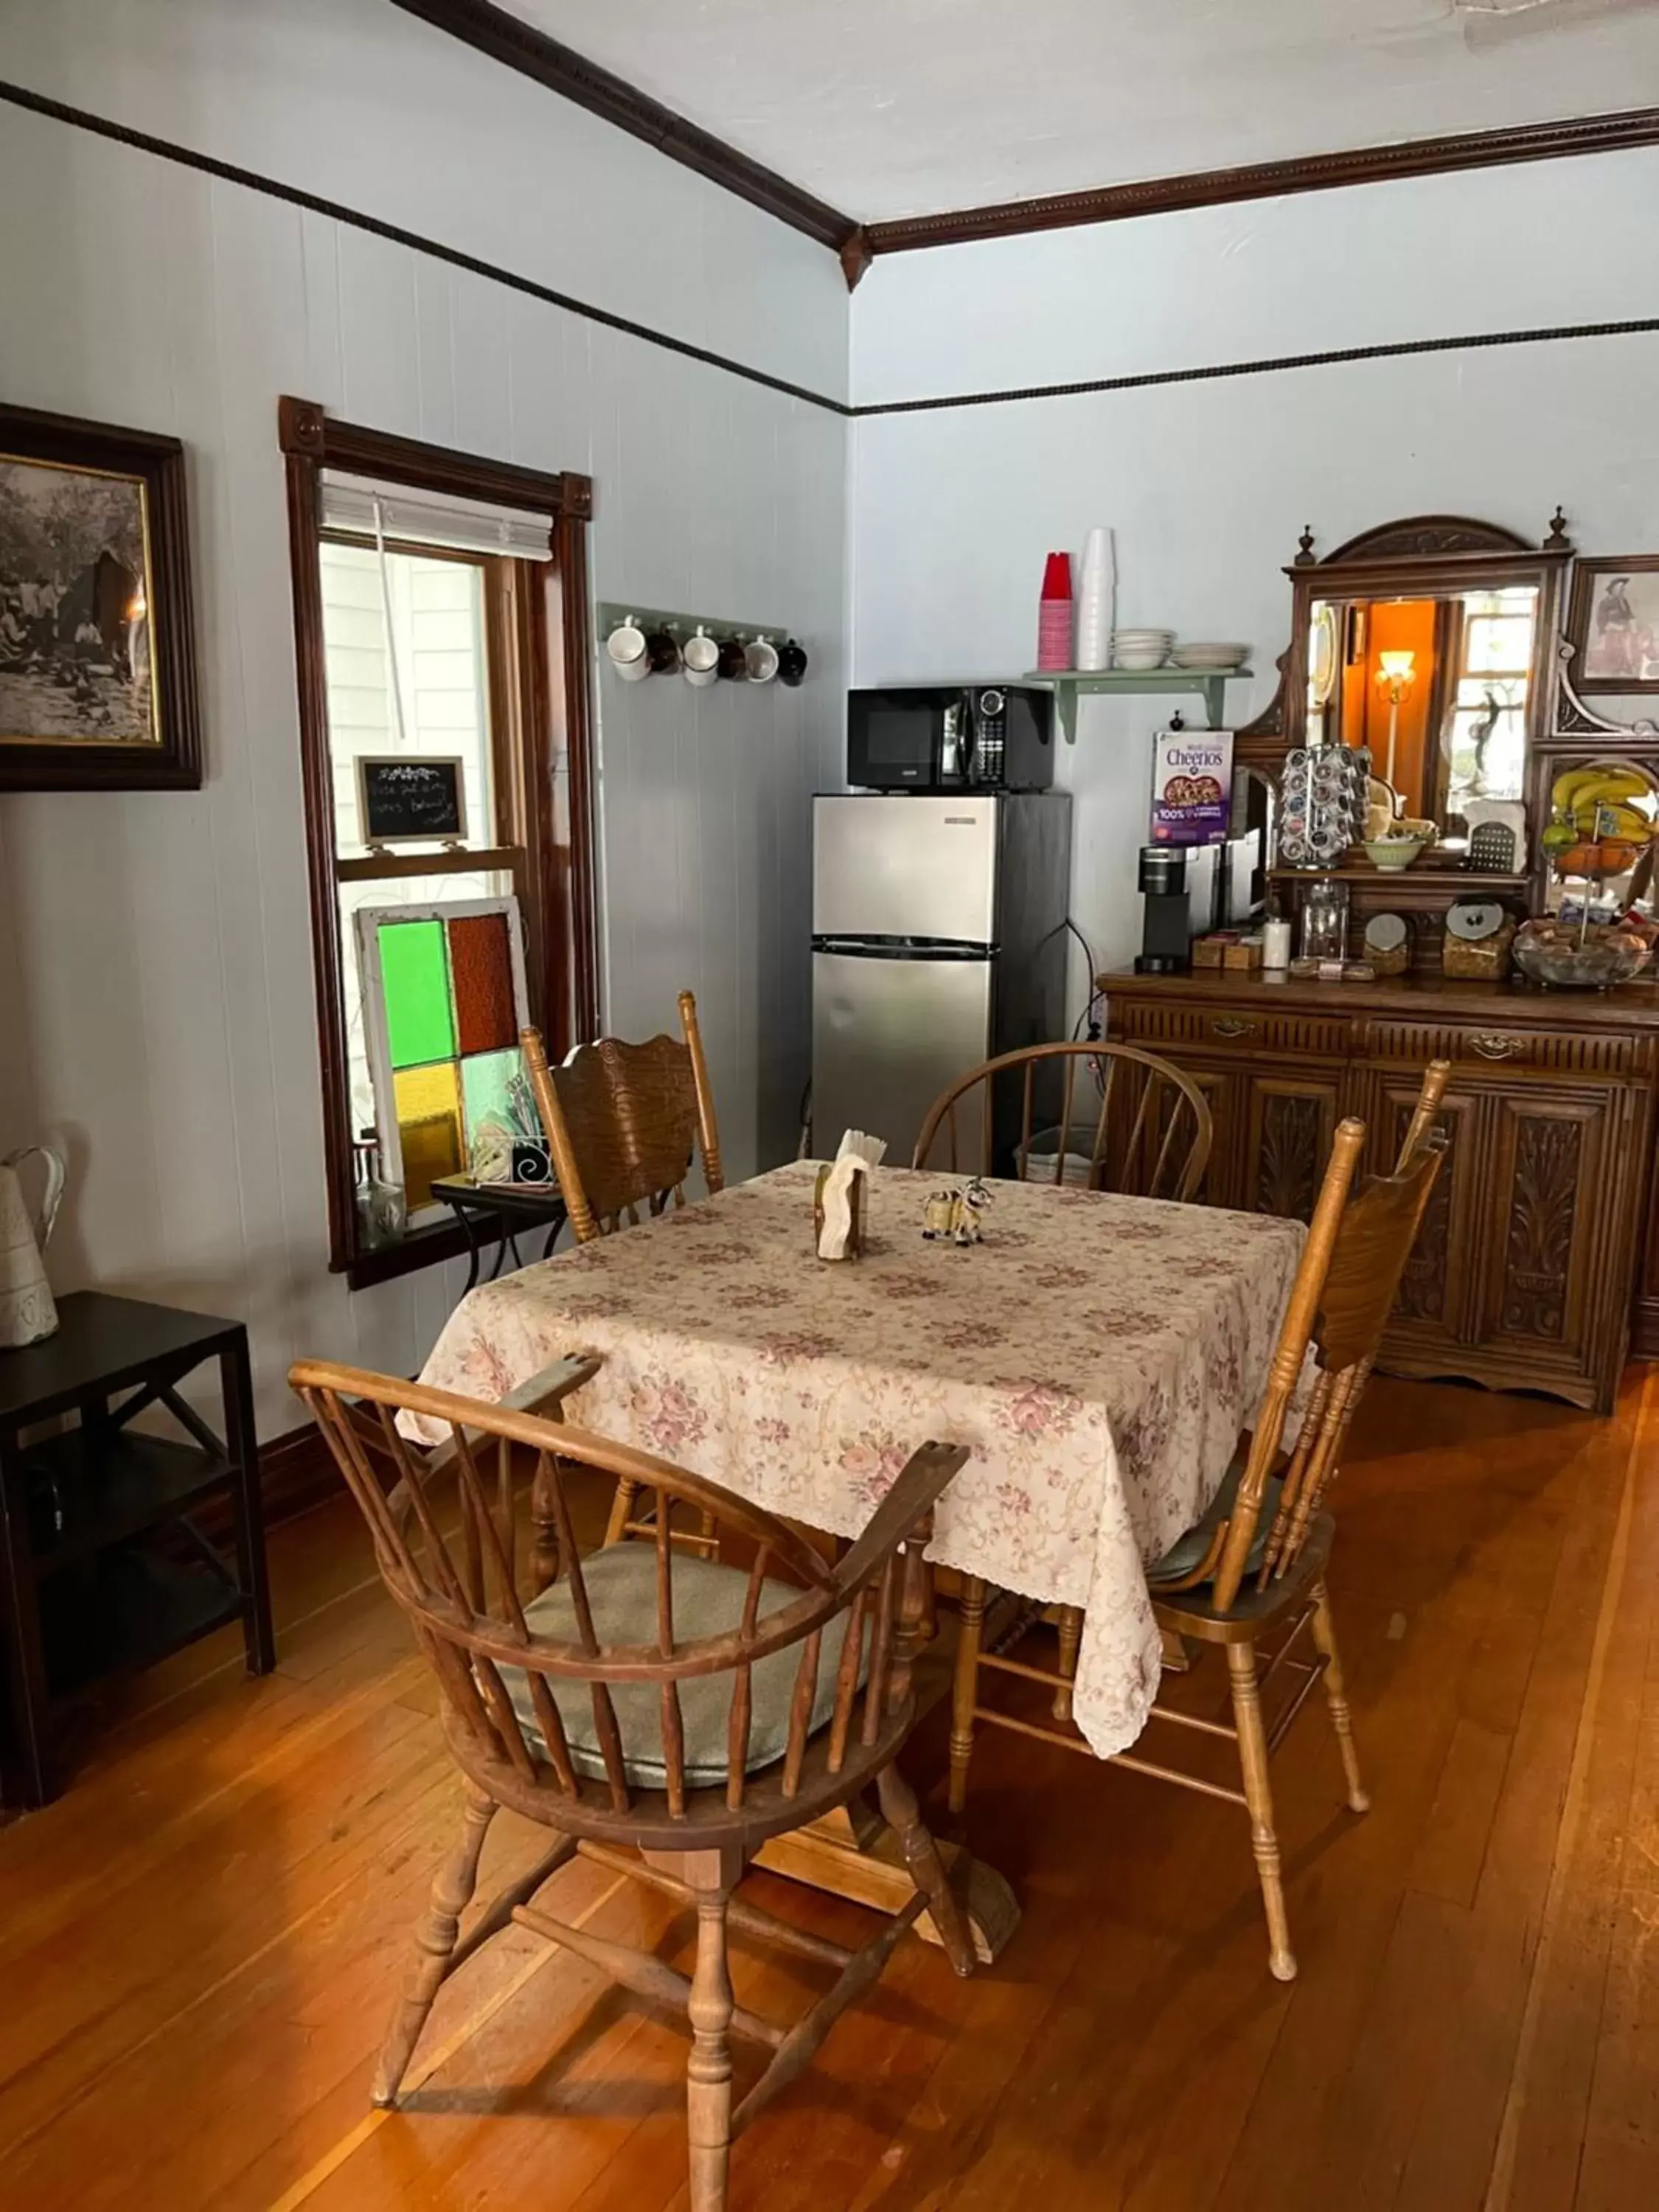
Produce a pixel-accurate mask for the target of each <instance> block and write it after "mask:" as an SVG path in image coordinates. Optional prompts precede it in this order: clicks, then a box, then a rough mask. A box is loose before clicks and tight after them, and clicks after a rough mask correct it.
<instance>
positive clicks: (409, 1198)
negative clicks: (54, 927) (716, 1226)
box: [280, 400, 596, 1287]
mask: <svg viewBox="0 0 1659 2212" xmlns="http://www.w3.org/2000/svg"><path fill="white" fill-rule="evenodd" d="M280 428H281V433H282V442H283V449H284V452H285V453H286V455H287V460H288V471H289V524H290V535H291V539H292V551H293V562H294V580H295V636H296V642H297V647H298V654H299V666H300V678H301V687H300V688H301V745H302V750H303V757H304V767H305V785H306V806H307V843H308V848H309V854H310V862H311V890H312V925H313V945H314V951H315V967H316V981H317V994H318V1035H319V1059H320V1062H321V1069H322V1086H323V1119H324V1130H325V1148H326V1165H327V1177H328V1192H327V1198H328V1215H329V1226H330V1245H331V1266H333V1267H335V1268H336V1269H337V1270H338V1271H342V1272H344V1273H346V1274H347V1276H348V1279H349V1280H350V1282H351V1283H352V1284H353V1285H354V1287H355V1286H356V1285H360V1284H362V1283H368V1282H372V1281H376V1280H379V1279H382V1278H383V1277H386V1276H387V1275H391V1274H396V1273H402V1272H404V1270H405V1269H407V1268H409V1267H416V1266H422V1265H424V1264H426V1263H427V1262H428V1261H432V1260H435V1259H440V1258H443V1257H446V1256H447V1255H448V1254H449V1253H450V1252H452V1251H453V1250H458V1249H460V1247H461V1233H460V1231H459V1227H458V1226H457V1225H456V1224H455V1222H454V1221H453V1217H452V1216H450V1215H449V1214H448V1213H447V1211H446V1210H445V1209H444V1208H443V1207H442V1206H441V1205H435V1203H434V1202H433V1194H432V1191H431V1183H432V1181H433V1178H434V1176H437V1175H441V1174H442V1173H444V1172H446V1171H447V1170H449V1169H450V1168H451V1167H452V1165H453V1164H460V1165H463V1166H465V1164H467V1156H468V1155H469V1154H470V1152H471V1146H472V1142H473V1139H474V1136H475V1134H476V1130H477V1115H468V1113H467V1112H466V1111H465V1110H464V1109H465V1097H464V1094H463V1091H462V1087H461V1086H462V1085H463V1081H464V1080H465V1081H466V1082H470V1083H471V1085H472V1087H473V1088H472V1095H473V1097H474V1100H475V1103H476V1102H477V1101H478V1100H482V1099H483V1096H484V1090H485V1088H486V1087H487V1085H493V1086H494V1087H493V1089H491V1090H490V1096H491V1097H492V1098H493V1097H494V1096H495V1091H504V1088H505V1085H507V1080H508V1079H509V1077H510V1075H511V1073H513V1070H512V1069H510V1068H508V1066H507V1058H506V1057H505V1056H503V1055H510V1056H512V1057H513V1058H514V1059H516V1043H513V1044H512V1045H510V1046H509V1045H506V1044H503V1043H501V1042H499V1041H496V1042H495V1043H494V1044H493V1045H492V1048H491V1049H492V1052H493V1054H495V1057H493V1058H490V1059H489V1060H487V1061H486V1060H484V1059H482V1058H481V1059H479V1060H478V1061H477V1065H476V1066H474V1067H473V1068H472V1069H471V1073H470V1074H469V1073H468V1070H467V1068H466V1066H465V1055H464V1054H460V1053H459V1052H457V1053H454V1054H450V1055H449V1058H450V1060H451V1062H452V1063H453V1064H451V1065H448V1066H447V1067H446V1066H444V1065H443V1063H444V1061H445V1055H444V1054H440V1053H437V1052H436V1051H434V1052H432V1053H427V1052H426V1051H425V1049H424V1045H422V1053H421V1054H420V1056H419V1060H418V1066H417V1065H416V1062H415V1061H412V1060H411V1061H410V1062H409V1063H408V1064H407V1065H406V1066H405V1065H403V1064H401V1063H399V1064H395V1065H394V1063H395V1062H396V1060H397V1055H396V1054H392V1053H390V1052H389V1050H388V1047H387V1037H388V1027H387V1020H386V1013H387V1006H386V996H385V988H386V976H385V975H383V974H382V971H381V963H380V950H381V948H382V947H383V946H386V945H392V946H404V947H405V948H407V947H413V946H416V944H417V940H418V943H419V945H420V946H421V947H422V948H424V950H425V951H427V952H430V951H433V948H434V947H437V948H439V949H440V951H441V958H440V959H439V960H438V963H437V965H435V966H433V965H432V963H430V962H428V963H427V964H428V967H430V968H431V974H430V975H426V971H425V969H422V976H423V977H424V979H425V980H424V982H423V983H422V987H423V988H424V987H425V984H426V983H431V984H432V987H433V988H434V989H436V990H438V991H439V993H440V994H441V993H442V992H444V991H447V990H450V989H452V988H453V978H454V975H457V974H460V973H462V972H463V970H462V969H452V966H451V964H450V954H451V951H453V947H455V946H459V945H463V944H465V945H467V946H469V947H470V948H471V950H472V951H476V950H477V947H478V946H479V945H483V939H484V936H485V935H488V936H489V942H490V945H492V946H494V945H495V939H496V937H498V936H500V937H502V938H503V941H505V933H508V932H511V933H512V945H511V971H512V981H511V985H510V987H508V988H507V995H506V999H505V1000H503V1005H502V1007H501V1008H498V1009H497V1018H498V1019H499V1020H500V1021H501V1022H505V1021H506V1020H507V1018H508V1015H507V1012H506V1011H505V1009H506V1007H507V1006H508V1005H509V1004H510V1018H511V1019H512V1021H513V1023H514V1024H516V1023H518V1022H520V1021H521V1020H523V1019H524V1018H526V1015H527V1017H528V1018H529V1019H530V1020H531V1021H532V1022H534V1023H535V1024H537V1025H538V1026H539V1027H540V1028H541V1029H542V1030H544V1032H545V1034H546V1036H547V1039H548V1045H549V1049H550V1051H551V1052H552V1053H554V1054H562V1053H563V1052H565V1051H566V1050H568V1047H569V1045H570V1044H571V1043H572V1042H574V1041H575V1040H576V1038H578V1037H580V1036H588V1035H591V1034H592V1031H593V1029H594V1027H595V1025H596V1008H595V1005H594V996H595V991H594V956H593V916H592V829H591V815H590V806H589V793H590V791H591V776H590V773H589V755H588V711H587V702H588V694H587V684H588V670H587V638H588V631H589V620H588V614H587V603H586V599H587V595H586V544H585V532H584V524H585V521H586V513H587V509H588V504H589V490H588V486H587V481H586V478H585V477H568V476H562V477H561V476H553V477H550V476H545V475H540V474H537V473H535V472H532V471H526V470H520V469H516V468H509V467H506V466H503V465H500V464H497V463H493V462H489V461H483V460H476V461H475V460H469V459H466V458H465V457H464V456H461V455H458V454H452V453H447V452H445V451H443V450H442V449H441V448H437V447H425V446H416V445H412V444H410V442H409V441H405V440H403V439H396V438H390V437H386V436H383V435H380V434H379V433H376V432H372V431H364V430H361V429H356V428H353V427H351V426H349V425H347V424H343V423H338V422H333V421H331V419H330V418H329V417H327V416H325V414H324V412H323V410H320V409H319V408H315V407H313V406H312V405H310V404H309V403H307V402H302V401H295V400H284V401H283V403H282V405H281V414H280ZM405 761H408V762H410V763H415V762H427V763H434V764H442V766H441V767H439V766H437V765H435V767H434V768H433V769H428V771H427V775H428V781H430V782H431V783H432V784H433V786H434V787H435V789H437V790H438V791H440V792H441V793H453V789H454V787H453V785H452V784H451V783H450V782H449V781H447V778H446V775H445V774H444V769H448V767H449V764H452V763H453V764H454V769H453V771H452V773H455V772H458V779H459V801H460V811H459V817H456V818H453V819H442V818H440V820H439V827H438V829H436V830H435V832H434V833H433V834H430V835H425V834H422V832H421V830H420V829H418V828H414V829H410V830H409V831H408V832H406V833H405V834H404V835H400V836H396V837H393V836H390V835H389V834H388V835H386V836H384V837H383V838H382V839H381V840H380V841H378V842H376V841H371V839H370V836H369V834H368V833H369V824H368V823H366V822H365V821H364V819H363V818H362V812H361V791H362V782H361V780H360V771H361V772H362V773H366V774H372V773H373V772H374V771H373V769H368V770H364V769H362V764H363V763H381V764H385V763H403V762H405ZM382 773H384V768H383V769H382ZM377 818H378V821H379V826H380V828H381V829H382V830H385V829H386V824H385V822H384V817H377ZM405 920H406V921H407V922H408V924H409V925H410V927H406V928H398V927H397V925H398V923H399V922H400V921H405ZM457 925H461V928H460V933H459V934H456V933H455V930H456V926H457ZM469 925H470V926H471V935H470V936H469V935H468V934H467V926H469ZM388 929H392V930H393V931H394V934H393V935H392V937H390V938H388V937H387V935H386V932H387V930H388ZM480 932H482V933H483V934H480ZM428 940H429V942H428ZM365 946H368V948H369V951H370V954H371V958H370V962H369V967H370V969H372V970H373V972H372V973H370V974H366V973H365V968H364V961H363V948H364V947H365ZM468 957H469V958H470V957H471V953H470V952H469V956H468ZM465 972H466V973H471V970H470V969H465ZM392 973H394V974H395V975H398V976H400V977H401V976H404V967H400V966H399V965H398V961H397V959H396V958H395V957H394V959H393V962H392ZM434 979H437V980H436V981H434ZM405 980H406V979H405ZM366 985H367V987H368V998H367V999H366V997H365V987H366ZM411 987H412V986H411ZM393 1026H394V1027H395V1026H396V1023H395V1018H394V1023H393ZM377 1052H378V1054H379V1060H378V1064H377V1058H376V1055H377ZM446 1081H447V1082H448V1083H449V1084H450V1085H451V1086H452V1087H453V1089H454V1090H455V1094H456V1095H455V1100H454V1101H453V1102H452V1103H453V1106H454V1110H453V1112H451V1111H448V1110H447V1109H445V1110H440V1109H438V1108H437V1107H435V1106H434V1104H433V1099H434V1097H435V1095H436V1091H438V1090H440V1089H441V1088H442V1087H443V1085H444V1084H445V1082H446ZM445 1095H446V1097H447V1092H446V1094H445ZM498 1103H499V1102H498ZM428 1109H430V1110H428ZM366 1140H367V1141H366ZM371 1146H372V1147H373V1150H374V1152H377V1153H378V1157H379V1160H380V1172H381V1176H382V1178H383V1179H385V1180H391V1181H394V1182H400V1183H401V1184H402V1185H403V1187H404V1196H405V1200H406V1204H407V1214H408V1224H407V1228H406V1230H405V1231H404V1232H403V1233H402V1234H401V1235H400V1236H395V1237H391V1238H389V1239H388V1238H387V1237H386V1236H385V1235H384V1234H383V1233H381V1232H380V1231H371V1230H370V1228H369V1227H368V1225H367V1224H366V1223H365V1222H364V1221H362V1220H361V1219H360V1218H359V1209H358V1198H357V1189H358V1182H359V1177H360V1172H361V1169H362V1163H363V1162H364V1160H365V1159H366V1158H368V1157H369V1148H370V1147H371Z"/></svg>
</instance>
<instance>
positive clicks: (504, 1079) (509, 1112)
mask: <svg viewBox="0 0 1659 2212" xmlns="http://www.w3.org/2000/svg"><path fill="white" fill-rule="evenodd" d="M519 1069H520V1060H519V1048H518V1047H517V1046H516V1045H514V1046H513V1048H512V1050H511V1051H509V1052H479V1053H474V1054H472V1056H471V1059H468V1060H463V1061H462V1062H461V1103H462V1108H463V1110H464V1112H465V1119H466V1148H467V1154H468V1157H469V1158H470V1159H471V1164H472V1170H473V1173H474V1174H475V1175H476V1174H477V1173H479V1172H480V1171H481V1170H480V1153H479V1145H478V1140H479V1138H480V1137H481V1136H482V1137H483V1139H485V1148H484V1152H485V1157H486V1158H489V1157H493V1156H495V1155H499V1156H500V1158H501V1164H500V1166H499V1169H498V1172H499V1173H500V1174H501V1176H505V1175H506V1173H507V1167H508V1166H509V1165H510V1164H511V1155H512V1144H513V1138H514V1137H528V1136H540V1134H541V1128H540V1126H539V1124H537V1125H534V1126H532V1125H531V1124H529V1123H528V1122H527V1121H526V1111H525V1109H526V1103H527V1102H526V1098H525V1095H524V1085H523V1084H522V1083H520V1082H519ZM515 1084H517V1085H518V1095H517V1096H516V1097H515V1096H514V1095H513V1085H515Z"/></svg>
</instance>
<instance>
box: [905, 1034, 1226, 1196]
mask: <svg viewBox="0 0 1659 2212" xmlns="http://www.w3.org/2000/svg"><path fill="white" fill-rule="evenodd" d="M1079 1066H1082V1067H1083V1068H1084V1069H1085V1072H1086V1073H1087V1075H1088V1077H1089V1079H1090V1081H1091V1084H1092V1085H1093V1086H1094V1089H1095V1092H1096V1098H1097V1103H1096V1104H1095V1106H1094V1109H1093V1129H1092V1133H1091V1131H1090V1129H1089V1127H1088V1121H1087V1107H1086V1103H1085V1120H1084V1121H1083V1122H1082V1123H1081V1124H1079V1122H1077V1121H1073V1105H1074V1103H1076V1091H1077V1074H1078V1069H1079ZM1056 1075H1058V1076H1059V1078H1060V1083H1059V1087H1060V1094H1061V1096H1060V1106H1059V1109H1058V1112H1059V1121H1058V1124H1057V1126H1058V1127H1059V1130H1060V1155H1061V1159H1062V1160H1063V1158H1064V1156H1065V1155H1066V1153H1067V1152H1070V1150H1071V1147H1072V1143H1073V1137H1074V1136H1075V1137H1077V1138H1078V1139H1079V1140H1081V1139H1084V1138H1086V1139H1088V1142H1089V1155H1088V1159H1089V1188H1091V1190H1114V1191H1121V1192H1123V1193H1124V1194H1127V1195H1128V1196H1130V1197H1132V1198H1170V1199H1177V1200H1186V1199H1189V1198H1191V1196H1192V1195H1193V1194H1194V1191H1195V1190H1196V1189H1197V1188H1198V1186H1199V1182H1200V1180H1201V1178H1202V1176H1203V1174H1204V1170H1205V1168H1206V1165H1207V1164H1208V1161H1209V1158H1210V1145H1211V1140H1212V1135H1213V1129H1212V1122H1211V1119H1210V1109H1209V1105H1208V1103H1207V1102H1206V1099H1205V1097H1204V1093H1203V1092H1202V1091H1200V1089H1199V1087H1198V1085H1197V1084H1196V1083H1194V1080H1193V1079H1192V1077H1191V1076H1190V1075H1188V1074H1187V1073H1184V1072H1183V1071H1182V1069H1181V1068H1178V1067H1175V1066H1171V1065H1170V1062H1169V1061H1168V1060H1159V1059H1158V1057H1157V1055H1156V1054H1153V1053H1150V1052H1142V1051H1140V1050H1139V1048H1137V1047H1135V1046H1134V1045H1129V1044H1105V1043H1091V1044H1039V1045H1030V1046H1027V1047H1025V1048H1024V1049H1022V1050H1021V1051H1018V1052H1005V1053H1003V1054H1000V1056H999V1057H998V1058H997V1059H995V1060H984V1061H982V1062H981V1064H980V1066H977V1067H973V1068H969V1071H968V1073H966V1074H965V1075H963V1076H962V1077H961V1078H959V1079H958V1080H957V1082H955V1083H953V1084H952V1085H951V1087H950V1089H949V1090H948V1091H941V1093H940V1094H939V1097H937V1098H936V1099H935V1100H934V1101H933V1104H932V1105H931V1106H930V1107H929V1108H928V1109H927V1119H926V1120H925V1121H923V1123H922V1125H921V1136H920V1137H918V1138H917V1139H916V1148H915V1154H914V1155H913V1157H912V1159H911V1165H912V1166H913V1167H917V1168H943V1169H945V1170H948V1171H949V1172H950V1173H951V1174H959V1173H976V1174H979V1175H986V1176H988V1175H992V1174H1001V1173H1004V1172H1006V1169H1007V1168H1008V1167H1009V1166H1012V1170H1013V1175H1012V1180H1014V1181H1015V1182H1028V1181H1029V1180H1030V1176H1031V1171H1032V1168H1033V1166H1034V1165H1036V1168H1037V1170H1038V1172H1039V1173H1041V1172H1042V1163H1043V1161H1044V1158H1045V1156H1044V1155H1042V1154H1040V1153H1039V1154H1037V1155H1036V1156H1035V1159H1034V1157H1033V1154H1032V1151H1031V1139H1032V1137H1033V1136H1034V1135H1035V1134H1036V1133H1037V1123H1038V1120H1039V1115H1046V1114H1047V1113H1049V1112H1052V1111H1054V1090H1055V1078H1056ZM1016 1079H1018V1091H1019V1109H1018V1110H1019V1133H1018V1140H1017V1141H1012V1139H1013V1138H1014V1117H1013V1113H1012V1092H1013V1089H1014V1086H1015V1082H1016ZM959 1117H962V1118H963V1119H965V1120H966V1121H967V1123H968V1127H966V1128H965V1129H964V1128H962V1127H959ZM964 1149H966V1150H968V1151H969V1152H972V1153H974V1154H975V1157H973V1158H966V1159H964V1158H963V1156H962V1155H963V1151H964ZM940 1154H942V1155H943V1157H939V1155H940ZM1055 1172H1056V1174H1058V1173H1059V1172H1060V1161H1057V1162H1056V1164H1055Z"/></svg>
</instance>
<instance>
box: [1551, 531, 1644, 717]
mask: <svg viewBox="0 0 1659 2212" xmlns="http://www.w3.org/2000/svg"><path fill="white" fill-rule="evenodd" d="M1567 639H1568V642H1569V643H1570V644H1571V647H1572V648H1573V653H1572V664H1571V674H1572V688H1573V690H1575V691H1659V553H1629V554H1626V555H1625V556H1624V557H1623V558H1622V559H1617V560H1615V559H1607V558H1603V557H1602V556H1601V555H1599V554H1598V555H1597V556H1596V557H1595V560H1593V561H1586V560H1582V559H1581V560H1578V561H1576V562H1574V563H1573V570H1572V600H1571V605H1570V607H1569V609H1568V611H1567Z"/></svg>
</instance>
